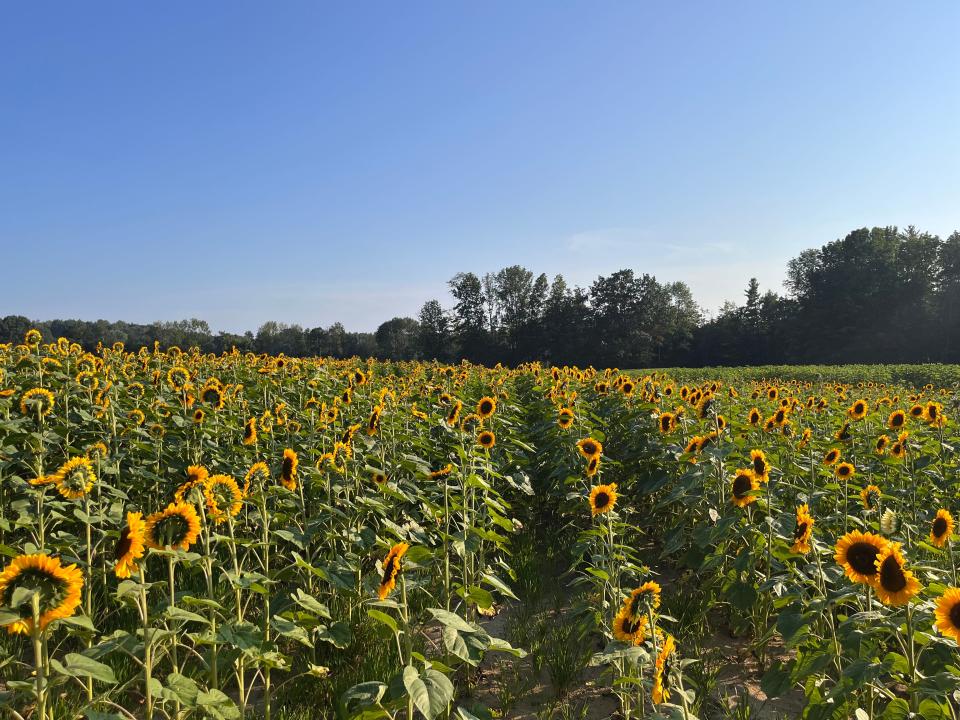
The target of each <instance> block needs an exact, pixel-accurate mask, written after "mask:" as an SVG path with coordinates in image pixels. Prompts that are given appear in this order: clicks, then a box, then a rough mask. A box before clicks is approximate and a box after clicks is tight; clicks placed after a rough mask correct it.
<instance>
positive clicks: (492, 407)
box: [477, 396, 497, 420]
mask: <svg viewBox="0 0 960 720" xmlns="http://www.w3.org/2000/svg"><path fill="white" fill-rule="evenodd" d="M496 411H497V401H496V400H494V399H493V398H492V397H488V396H484V397H482V398H480V402H478V403H477V415H479V416H480V417H481V418H482V419H483V420H486V419H487V418H488V417H490V416H491V415H493V414H494V413H495V412H496Z"/></svg>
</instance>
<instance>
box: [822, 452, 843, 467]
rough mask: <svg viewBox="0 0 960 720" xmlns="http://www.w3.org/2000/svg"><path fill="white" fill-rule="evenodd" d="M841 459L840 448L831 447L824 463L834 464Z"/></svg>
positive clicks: (824, 458)
mask: <svg viewBox="0 0 960 720" xmlns="http://www.w3.org/2000/svg"><path fill="white" fill-rule="evenodd" d="M839 459H840V450H839V449H838V448H830V449H829V450H827V452H826V454H825V455H824V456H823V464H824V465H834V464H836V462H837V460H839Z"/></svg>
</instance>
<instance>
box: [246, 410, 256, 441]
mask: <svg viewBox="0 0 960 720" xmlns="http://www.w3.org/2000/svg"><path fill="white" fill-rule="evenodd" d="M255 442H257V418H256V417H252V418H250V419H249V420H247V422H246V423H244V426H243V444H244V445H253V444H254V443H255Z"/></svg>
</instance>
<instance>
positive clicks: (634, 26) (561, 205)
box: [0, 0, 960, 330]
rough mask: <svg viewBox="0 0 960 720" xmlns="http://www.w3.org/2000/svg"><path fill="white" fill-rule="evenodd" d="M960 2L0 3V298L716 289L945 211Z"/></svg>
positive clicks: (349, 315) (343, 316)
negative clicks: (497, 277) (869, 232)
mask: <svg viewBox="0 0 960 720" xmlns="http://www.w3.org/2000/svg"><path fill="white" fill-rule="evenodd" d="M958 36H960V3H957V2H955V1H953V0H950V1H945V2H923V3H905V2H846V1H844V2H836V1H831V2H794V3H786V2H704V3H688V2H683V3H676V2H662V3H648V2H569V3H568V2H563V3H561V2H552V1H551V2H528V1H526V0H524V1H522V2H517V1H516V0H512V1H510V2H488V1H486V0H485V1H484V2H471V3H466V2H448V1H445V2H436V3H424V2H404V3H394V2H368V3H361V2H348V3H340V4H338V5H336V6H335V5H333V4H324V3H320V2H287V1H285V2H259V3H249V2H236V1H234V0H231V1H230V2H200V3H198V2H162V3H138V2H127V1H124V2H115V3H102V2H66V1H64V2H58V3H51V2H22V3H13V2H9V3H4V4H3V5H2V6H0V58H2V62H0V251H2V254H0V257H2V262H3V267H4V269H5V272H4V277H3V281H2V283H0V314H7V313H18V314H24V315H27V316H29V317H31V318H34V319H49V318H54V317H80V318H84V319H95V318H100V317H102V318H106V319H111V320H115V319H125V320H130V321H135V322H149V321H152V320H158V319H179V318H183V317H190V316H197V317H202V318H204V319H207V320H208V321H209V322H210V323H211V325H212V326H213V327H214V328H215V329H229V330H242V329H247V328H250V329H256V327H257V326H258V325H259V324H260V323H262V322H263V321H265V320H268V319H276V320H282V321H287V322H297V323H300V324H303V325H305V326H311V327H312V326H316V325H324V326H326V325H328V324H330V323H332V322H334V321H335V320H341V321H342V322H344V324H345V325H346V326H347V327H348V328H350V329H356V330H370V329H374V328H375V327H376V326H377V324H378V323H379V322H380V321H382V320H386V319H389V318H390V317H392V316H394V315H414V316H415V315H416V313H417V311H418V309H419V307H420V306H421V304H422V303H423V301H424V300H426V299H429V298H431V297H437V298H439V299H441V300H442V302H444V304H445V305H449V298H448V296H447V293H446V286H445V282H446V280H447V279H448V278H449V277H451V276H452V275H453V274H454V273H455V272H457V271H459V270H473V271H475V272H477V273H483V272H486V271H490V270H496V269H498V268H500V267H502V266H505V265H511V264H514V263H519V264H523V265H525V266H527V267H529V268H530V269H532V270H535V271H537V272H540V271H543V272H547V273H548V274H550V275H551V276H552V275H553V274H554V273H558V272H560V273H563V274H564V276H566V277H567V279H568V281H570V282H572V283H579V284H583V285H587V284H589V283H590V282H591V281H592V280H593V279H594V278H595V277H596V276H597V275H598V274H601V273H604V274H605V273H609V272H612V271H615V270H617V269H619V268H622V267H631V268H634V269H635V270H636V271H638V272H652V273H654V274H656V275H657V277H658V278H659V279H661V280H680V279H682V280H686V281H687V282H688V283H689V284H690V286H691V287H692V289H693V292H694V295H695V296H696V298H697V299H698V301H699V302H700V303H701V304H702V305H703V306H704V307H706V308H707V309H710V310H715V309H716V307H717V306H718V305H719V304H720V303H721V302H722V301H723V300H724V299H728V298H729V299H736V300H738V301H739V300H740V299H742V291H743V288H744V287H745V286H746V284H747V280H748V278H749V277H750V276H751V275H756V276H757V277H758V278H759V279H760V282H761V286H762V287H764V288H767V287H772V288H774V289H779V287H780V283H781V282H782V279H783V271H784V266H785V263H786V261H787V260H788V259H789V258H790V257H792V256H794V255H796V254H797V252H799V251H800V250H801V249H803V248H806V247H811V246H819V245H821V244H823V243H824V242H827V241H829V240H832V239H835V238H837V237H840V236H842V235H844V234H846V232H847V231H849V230H851V229H853V228H856V227H860V226H864V225H887V224H897V225H901V226H903V225H907V224H911V223H912V224H915V225H917V226H918V227H920V228H921V229H925V230H929V231H930V232H935V233H938V234H940V235H943V236H945V235H946V234H949V233H950V232H951V231H952V230H954V229H957V228H960V126H958V119H960V43H958V41H957V38H958Z"/></svg>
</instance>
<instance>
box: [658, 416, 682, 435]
mask: <svg viewBox="0 0 960 720" xmlns="http://www.w3.org/2000/svg"><path fill="white" fill-rule="evenodd" d="M657 426H658V427H659V428H660V432H662V433H664V434H667V433H669V432H672V431H673V429H674V428H675V427H676V426H677V416H676V415H674V414H673V413H672V412H662V413H660V417H659V418H658V419H657Z"/></svg>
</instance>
